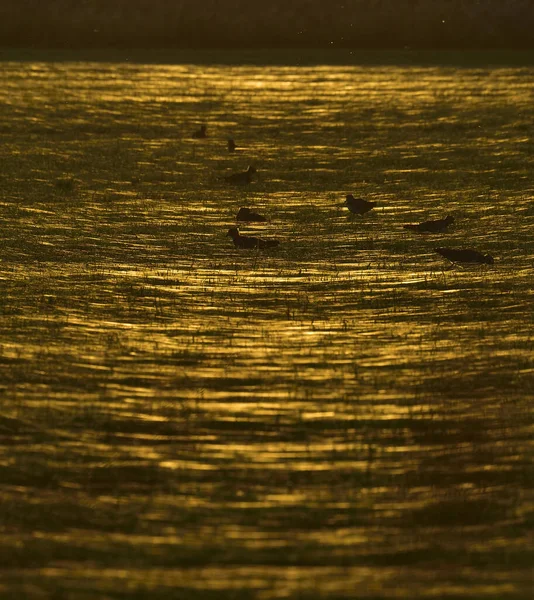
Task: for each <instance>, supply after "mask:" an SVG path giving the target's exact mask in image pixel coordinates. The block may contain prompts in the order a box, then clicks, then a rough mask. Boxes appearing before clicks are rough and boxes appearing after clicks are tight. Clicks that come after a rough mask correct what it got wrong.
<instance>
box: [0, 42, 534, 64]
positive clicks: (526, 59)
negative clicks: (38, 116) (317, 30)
mask: <svg viewBox="0 0 534 600" xmlns="http://www.w3.org/2000/svg"><path fill="white" fill-rule="evenodd" d="M10 61H15V62H17V61H18V62H103V63H105V62H124V63H131V64H136V63H138V64H205V65H210V64H223V65H224V64H227V65H234V64H251V65H262V64H265V65H302V66H313V65H321V64H326V65H330V64H332V65H347V66H350V65H371V66H372V65H377V66H380V65H384V66H387V65H406V66H411V65H413V66H425V65H434V64H439V65H441V66H443V65H450V66H451V67H486V66H531V65H534V50H516V49H508V50H479V49H476V50H475V49H473V50H442V49H437V50H435V49H434V50H412V49H402V50H392V49H383V50H367V49H365V50H362V49H358V50H356V49H349V48H346V49H345V48H344V49H341V48H336V49H323V48H284V49H281V48H276V49H273V48H265V49H226V48H221V49H217V48H204V49H176V48H168V49H148V48H132V49H116V48H111V49H110V48H86V49H75V50H74V49H69V50H58V49H38V48H12V47H11V48H0V62H10Z"/></svg>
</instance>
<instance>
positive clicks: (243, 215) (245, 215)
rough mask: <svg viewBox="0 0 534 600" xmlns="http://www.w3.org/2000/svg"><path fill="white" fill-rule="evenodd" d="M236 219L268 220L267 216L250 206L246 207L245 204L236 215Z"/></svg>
mask: <svg viewBox="0 0 534 600" xmlns="http://www.w3.org/2000/svg"><path fill="white" fill-rule="evenodd" d="M235 220H236V221H263V222H265V221H267V217H264V216H263V215H260V214H259V213H257V212H254V211H253V210H250V208H246V207H245V206H243V207H241V208H240V209H239V211H238V213H237V215H236V218H235Z"/></svg>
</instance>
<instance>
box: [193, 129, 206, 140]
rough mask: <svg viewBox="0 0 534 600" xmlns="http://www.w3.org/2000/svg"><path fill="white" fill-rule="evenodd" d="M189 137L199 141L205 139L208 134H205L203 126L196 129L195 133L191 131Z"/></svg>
mask: <svg viewBox="0 0 534 600" xmlns="http://www.w3.org/2000/svg"><path fill="white" fill-rule="evenodd" d="M191 137H194V138H195V139H197V140H198V139H201V138H205V137H208V134H207V132H206V126H205V125H201V126H200V128H199V129H197V130H196V131H193V134H192V136H191Z"/></svg>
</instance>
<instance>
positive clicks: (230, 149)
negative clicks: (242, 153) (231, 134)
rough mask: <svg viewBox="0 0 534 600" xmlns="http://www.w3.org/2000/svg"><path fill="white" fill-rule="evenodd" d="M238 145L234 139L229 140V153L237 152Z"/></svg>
mask: <svg viewBox="0 0 534 600" xmlns="http://www.w3.org/2000/svg"><path fill="white" fill-rule="evenodd" d="M235 149H236V145H235V142H234V140H233V139H232V138H228V152H235Z"/></svg>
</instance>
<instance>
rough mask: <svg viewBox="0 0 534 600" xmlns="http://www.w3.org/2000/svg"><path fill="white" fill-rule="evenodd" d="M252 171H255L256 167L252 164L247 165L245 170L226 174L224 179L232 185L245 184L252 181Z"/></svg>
mask: <svg viewBox="0 0 534 600" xmlns="http://www.w3.org/2000/svg"><path fill="white" fill-rule="evenodd" d="M254 173H256V169H255V168H254V167H253V166H249V168H248V169H247V170H246V171H242V172H241V173H233V174H232V175H227V176H226V177H225V178H224V180H225V181H226V182H227V183H231V184H232V185H245V184H247V183H250V182H251V181H252V175H254Z"/></svg>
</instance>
